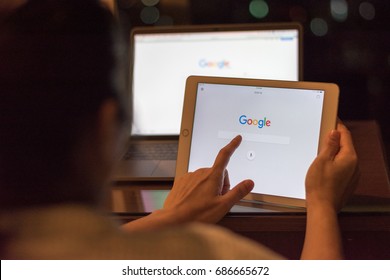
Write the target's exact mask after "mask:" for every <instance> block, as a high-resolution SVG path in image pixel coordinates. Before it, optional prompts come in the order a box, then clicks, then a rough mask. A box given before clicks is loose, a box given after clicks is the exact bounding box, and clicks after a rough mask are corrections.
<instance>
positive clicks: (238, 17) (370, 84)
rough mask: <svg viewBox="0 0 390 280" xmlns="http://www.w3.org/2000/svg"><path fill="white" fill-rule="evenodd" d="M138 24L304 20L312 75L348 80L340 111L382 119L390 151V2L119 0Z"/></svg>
mask: <svg viewBox="0 0 390 280" xmlns="http://www.w3.org/2000/svg"><path fill="white" fill-rule="evenodd" d="M117 4H118V11H119V12H118V13H119V18H120V22H121V24H122V26H123V27H124V30H125V31H126V32H128V31H129V30H130V29H131V28H132V27H135V26H153V25H183V24H211V23H212V24H222V23H230V24H231V23H251V22H286V21H297V22H300V23H301V24H302V26H303V28H304V56H303V61H304V80H307V81H324V82H334V83H337V84H338V85H339V86H340V90H341V94H340V107H339V116H340V118H341V119H344V120H367V119H375V120H377V122H378V123H379V125H380V128H381V133H382V137H383V141H384V147H385V150H386V151H387V157H388V158H390V106H389V105H390V80H389V78H390V1H385V0H382V1H380V0H367V1H366V0H361V1H355V0H353V1H352V0H350V1H348V0H327V1H317V0H284V1H281V0H272V1H271V0H117Z"/></svg>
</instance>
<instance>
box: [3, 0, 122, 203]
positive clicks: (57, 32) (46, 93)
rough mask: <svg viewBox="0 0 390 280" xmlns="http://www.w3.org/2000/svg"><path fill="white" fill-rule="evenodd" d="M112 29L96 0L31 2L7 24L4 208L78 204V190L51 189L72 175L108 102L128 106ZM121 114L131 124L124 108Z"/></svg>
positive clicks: (116, 34)
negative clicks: (82, 143)
mask: <svg viewBox="0 0 390 280" xmlns="http://www.w3.org/2000/svg"><path fill="white" fill-rule="evenodd" d="M114 27H115V24H114V20H113V18H112V15H111V14H110V12H109V11H108V10H106V9H105V8H103V7H102V6H100V4H99V2H98V1H95V0H33V1H28V2H27V3H26V4H25V5H23V6H21V7H20V8H19V9H18V10H16V11H14V12H13V13H12V14H10V15H9V16H8V17H7V18H6V19H5V20H3V21H2V23H1V26H0V197H1V198H0V205H3V207H2V208H3V209H4V207H7V204H9V205H13V206H15V205H14V204H15V203H20V204H42V203H49V202H50V203H55V202H58V201H66V200H72V199H76V198H74V197H77V194H74V193H73V192H72V190H65V189H62V190H61V189H58V190H56V189H53V188H55V187H57V186H58V184H56V183H57V182H59V181H61V180H67V179H68V177H69V176H71V174H72V170H71V168H72V167H71V166H72V164H71V162H72V160H74V158H72V157H74V156H75V155H74V153H73V151H74V148H75V147H76V145H78V143H79V141H81V138H82V137H83V133H85V131H86V130H87V129H88V127H89V126H91V122H92V121H93V120H94V119H95V117H96V113H97V111H98V109H99V107H100V106H101V104H102V102H104V101H105V100H107V99H110V98H111V99H115V100H117V101H118V104H119V105H120V106H123V104H124V103H125V102H124V95H125V87H126V85H125V83H126V82H125V80H126V78H125V76H126V75H125V73H126V71H124V67H125V64H126V63H127V60H126V58H125V57H122V55H123V54H126V52H125V51H124V50H123V49H120V48H123V44H122V43H123V42H122V41H121V40H120V38H119V32H118V31H117V30H116V28H114ZM119 111H120V114H119V116H118V118H119V119H121V120H125V119H126V116H127V114H126V110H125V109H124V107H121V109H120V110H119ZM80 193H82V191H80ZM84 196H86V197H85V198H79V199H88V198H87V196H88V194H84ZM4 205H5V206H4ZM9 205H8V206H9Z"/></svg>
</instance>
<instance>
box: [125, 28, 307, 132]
mask: <svg viewBox="0 0 390 280" xmlns="http://www.w3.org/2000/svg"><path fill="white" fill-rule="evenodd" d="M299 38H300V36H299V30H298V28H291V29H267V30H234V31H232V30H230V31H228V30H225V31H223V30H219V31H207V32H206V31H199V30H197V31H195V30H192V31H187V32H167V33H164V32H156V33H153V32H146V33H142V32H140V33H135V34H134V35H133V42H132V43H133V69H132V93H133V126H132V135H139V136H141V135H142V136H145V135H148V136H157V135H159V136H161V135H179V131H180V124H181V115H182V107H183V99H184V88H185V83H186V79H187V77H188V76H190V75H203V76H218V77H245V78H259V79H273V80H295V81H296V80H299V78H300V69H299V67H300V50H299V48H300V42H299ZM221 106H223V104H221Z"/></svg>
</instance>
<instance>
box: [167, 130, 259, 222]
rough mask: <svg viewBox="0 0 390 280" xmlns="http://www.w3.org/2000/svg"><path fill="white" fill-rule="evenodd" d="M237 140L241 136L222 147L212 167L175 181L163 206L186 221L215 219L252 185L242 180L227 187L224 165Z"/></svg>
mask: <svg viewBox="0 0 390 280" xmlns="http://www.w3.org/2000/svg"><path fill="white" fill-rule="evenodd" d="M241 140H242V138H241V136H237V137H236V138H234V139H233V140H232V141H231V142H230V143H229V144H228V145H226V146H225V147H224V148H222V149H221V150H220V152H219V153H218V155H217V157H216V159H215V162H214V165H213V166H212V167H210V168H202V169H198V170H196V171H195V172H190V173H187V174H185V175H184V176H182V177H180V178H178V179H177V180H175V183H174V185H173V188H172V190H171V192H170V193H169V195H168V197H167V199H166V201H165V204H164V209H165V210H174V211H175V212H176V213H177V214H178V215H180V216H181V219H183V220H187V221H200V222H210V223H215V222H217V221H219V220H220V219H221V218H222V217H223V216H224V215H225V214H226V213H227V212H228V211H229V210H230V208H232V207H233V205H234V204H235V203H237V202H238V201H239V200H240V199H242V198H243V197H244V196H246V195H247V194H248V193H249V192H250V191H251V190H252V189H253V186H254V183H253V181H252V180H244V181H242V182H240V183H239V184H238V185H237V186H235V187H234V188H232V189H230V182H229V175H228V172H227V169H226V167H227V165H228V163H229V160H230V157H231V156H232V154H233V153H234V151H235V150H236V149H237V147H238V146H239V145H240V143H241Z"/></svg>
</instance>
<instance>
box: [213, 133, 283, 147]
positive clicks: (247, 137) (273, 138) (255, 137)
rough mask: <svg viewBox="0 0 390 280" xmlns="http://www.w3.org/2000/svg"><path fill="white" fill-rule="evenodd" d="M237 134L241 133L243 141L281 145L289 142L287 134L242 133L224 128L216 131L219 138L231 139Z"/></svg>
mask: <svg viewBox="0 0 390 280" xmlns="http://www.w3.org/2000/svg"><path fill="white" fill-rule="evenodd" d="M237 135H241V136H242V140H243V141H250V142H259V143H270V144H281V145H288V144H290V137H288V136H278V135H269V134H256V133H242V132H236V131H226V130H220V131H218V138H219V139H228V140H231V139H233V138H234V137H236V136H237Z"/></svg>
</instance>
